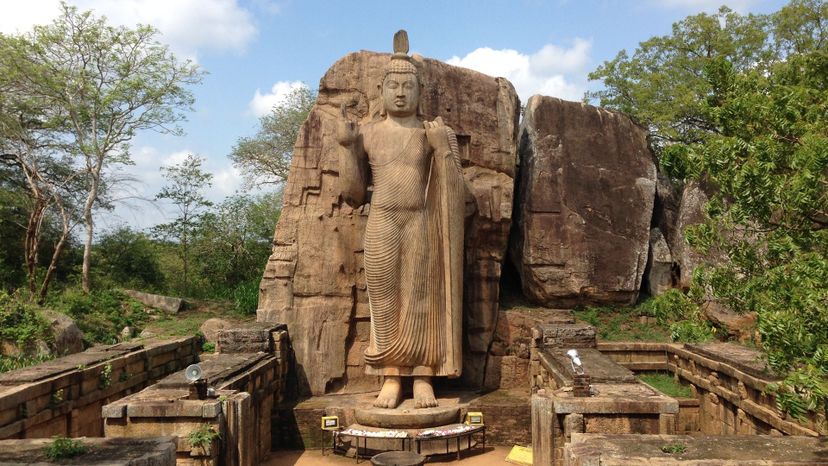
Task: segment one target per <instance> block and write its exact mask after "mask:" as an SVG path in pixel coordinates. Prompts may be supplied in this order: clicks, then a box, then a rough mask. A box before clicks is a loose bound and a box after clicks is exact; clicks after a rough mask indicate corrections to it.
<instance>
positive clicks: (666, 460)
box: [563, 433, 828, 466]
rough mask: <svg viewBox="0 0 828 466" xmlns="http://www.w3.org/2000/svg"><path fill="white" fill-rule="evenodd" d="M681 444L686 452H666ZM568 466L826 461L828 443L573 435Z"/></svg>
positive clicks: (768, 465) (773, 465) (767, 465)
mask: <svg viewBox="0 0 828 466" xmlns="http://www.w3.org/2000/svg"><path fill="white" fill-rule="evenodd" d="M666 445H682V446H684V447H685V451H684V452H683V453H673V454H670V453H665V452H663V451H662V450H661V448H662V447H664V446H666ZM563 464H564V466H593V465H600V466H621V465H630V464H637V465H659V466H691V465H693V466H696V465H701V464H703V465H705V466H736V465H739V466H760V465H761V466H793V465H806V464H807V465H815V466H818V465H828V445H826V443H825V442H824V440H821V439H816V438H810V437H793V436H789V437H772V436H766V435H756V436H689V435H637V434H636V435H627V434H621V435H606V434H579V433H573V434H572V442H571V443H570V444H568V445H567V446H565V447H564V462H563Z"/></svg>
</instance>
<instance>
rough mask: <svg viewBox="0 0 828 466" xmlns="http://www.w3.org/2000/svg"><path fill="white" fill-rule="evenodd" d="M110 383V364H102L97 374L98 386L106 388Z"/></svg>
mask: <svg viewBox="0 0 828 466" xmlns="http://www.w3.org/2000/svg"><path fill="white" fill-rule="evenodd" d="M111 385H112V364H106V365H104V367H103V369H102V370H101V373H100V375H98V387H99V388H101V389H107V388H109V387H110V386H111Z"/></svg>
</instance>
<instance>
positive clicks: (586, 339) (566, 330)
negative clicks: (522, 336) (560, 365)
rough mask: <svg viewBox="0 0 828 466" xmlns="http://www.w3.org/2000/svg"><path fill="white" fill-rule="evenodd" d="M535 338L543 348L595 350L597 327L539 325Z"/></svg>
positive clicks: (535, 328) (535, 330) (578, 324)
mask: <svg viewBox="0 0 828 466" xmlns="http://www.w3.org/2000/svg"><path fill="white" fill-rule="evenodd" d="M533 336H534V337H535V339H537V340H539V341H540V346H541V347H543V348H564V349H569V348H595V327H593V326H591V325H589V324H582V323H576V324H538V325H536V326H535V327H534V330H533Z"/></svg>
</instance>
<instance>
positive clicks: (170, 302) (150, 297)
mask: <svg viewBox="0 0 828 466" xmlns="http://www.w3.org/2000/svg"><path fill="white" fill-rule="evenodd" d="M124 293H125V294H126V295H127V296H129V297H130V298H132V299H135V300H137V301H140V302H141V303H142V304H144V305H145V306H149V307H153V308H155V309H160V310H162V311H164V312H167V313H170V314H178V312H179V311H180V310H181V308H182V307H184V300H183V299H181V298H174V297H172V296H162V295H158V294H152V293H144V292H143V291H137V290H124Z"/></svg>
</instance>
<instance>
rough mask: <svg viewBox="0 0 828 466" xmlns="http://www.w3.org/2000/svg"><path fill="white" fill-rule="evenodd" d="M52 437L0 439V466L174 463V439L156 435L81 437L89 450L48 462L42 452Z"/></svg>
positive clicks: (153, 465) (149, 465) (156, 465)
mask: <svg viewBox="0 0 828 466" xmlns="http://www.w3.org/2000/svg"><path fill="white" fill-rule="evenodd" d="M52 441H53V440H52V439H46V438H44V439H26V440H0V466H11V465H23V464H30V465H49V464H60V465H83V466H92V465H101V466H103V465H106V466H175V441H174V439H173V438H172V437H156V438H83V439H80V441H82V442H83V444H84V445H87V446H89V447H90V448H89V451H88V452H87V453H85V454H83V455H80V456H76V457H74V458H68V459H63V460H60V461H54V462H53V461H51V460H49V458H47V457H46V455H45V454H44V453H43V451H44V449H45V448H46V446H48V445H49V444H50V443H51V442H52Z"/></svg>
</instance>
